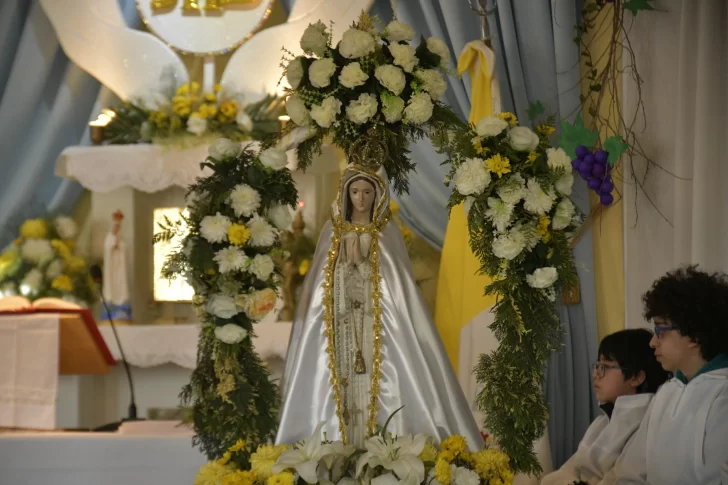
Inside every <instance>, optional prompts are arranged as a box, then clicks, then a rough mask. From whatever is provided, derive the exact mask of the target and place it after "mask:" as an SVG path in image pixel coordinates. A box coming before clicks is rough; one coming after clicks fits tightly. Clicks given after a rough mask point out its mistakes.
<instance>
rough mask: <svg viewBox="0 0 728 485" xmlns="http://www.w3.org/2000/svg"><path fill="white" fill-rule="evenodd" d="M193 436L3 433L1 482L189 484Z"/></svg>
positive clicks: (196, 457) (195, 458) (198, 457)
mask: <svg viewBox="0 0 728 485" xmlns="http://www.w3.org/2000/svg"><path fill="white" fill-rule="evenodd" d="M205 461H206V459H205V457H204V456H203V455H202V454H201V453H200V452H199V450H198V449H197V448H192V436H191V434H190V435H189V436H120V435H118V434H107V433H83V434H81V433H25V434H0V485H191V484H192V483H193V482H194V479H195V474H196V473H197V470H198V468H199V467H200V466H201V465H203V464H204V463H205Z"/></svg>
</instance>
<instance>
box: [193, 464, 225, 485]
mask: <svg viewBox="0 0 728 485" xmlns="http://www.w3.org/2000/svg"><path fill="white" fill-rule="evenodd" d="M231 471H232V468H231V467H230V466H228V465H221V464H219V463H218V462H216V461H211V462H209V463H207V464H206V465H202V466H201V467H200V469H199V470H198V472H197V476H196V477H195V485H220V483H221V482H222V479H223V477H225V475H227V474H228V473H230V472H231Z"/></svg>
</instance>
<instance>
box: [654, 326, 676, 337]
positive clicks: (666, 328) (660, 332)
mask: <svg viewBox="0 0 728 485" xmlns="http://www.w3.org/2000/svg"><path fill="white" fill-rule="evenodd" d="M672 330H677V329H676V328H675V327H671V326H670V325H655V337H657V338H662V335H663V334H664V333H665V332H670V331H672Z"/></svg>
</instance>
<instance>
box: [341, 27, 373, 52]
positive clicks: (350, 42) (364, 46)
mask: <svg viewBox="0 0 728 485" xmlns="http://www.w3.org/2000/svg"><path fill="white" fill-rule="evenodd" d="M375 47H376V44H375V42H374V37H372V35H371V34H370V33H369V32H364V31H363V30H359V29H354V28H351V29H349V30H347V31H346V32H344V35H342V36H341V42H339V54H341V55H342V56H344V57H346V58H347V59H357V58H359V57H363V56H366V55H367V54H371V53H372V52H374V49H375Z"/></svg>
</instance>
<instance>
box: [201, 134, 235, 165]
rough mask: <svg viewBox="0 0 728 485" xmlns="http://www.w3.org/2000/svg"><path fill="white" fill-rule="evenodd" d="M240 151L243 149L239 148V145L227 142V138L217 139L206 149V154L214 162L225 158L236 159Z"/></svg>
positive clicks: (230, 141)
mask: <svg viewBox="0 0 728 485" xmlns="http://www.w3.org/2000/svg"><path fill="white" fill-rule="evenodd" d="M241 151H243V148H242V147H241V146H240V143H236V142H234V141H232V140H228V139H227V138H218V139H217V140H215V142H214V143H213V144H212V145H210V148H208V149H207V154H208V155H210V156H211V157H212V158H214V159H215V160H224V159H226V158H235V157H237V156H238V155H240V152H241Z"/></svg>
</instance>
